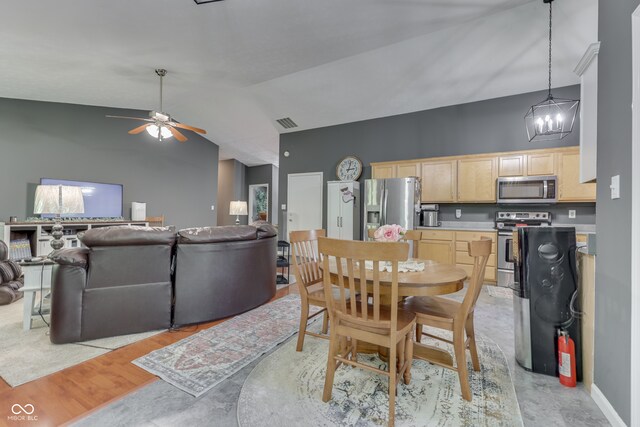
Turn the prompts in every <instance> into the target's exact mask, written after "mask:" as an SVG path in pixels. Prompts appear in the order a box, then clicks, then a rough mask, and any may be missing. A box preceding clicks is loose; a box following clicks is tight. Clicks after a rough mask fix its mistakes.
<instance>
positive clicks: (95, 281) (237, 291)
mask: <svg viewBox="0 0 640 427" xmlns="http://www.w3.org/2000/svg"><path fill="white" fill-rule="evenodd" d="M78 237H79V239H80V240H81V241H82V243H83V244H84V245H86V246H87V248H74V249H61V250H59V251H56V252H54V253H53V254H52V255H51V257H52V259H53V260H54V261H56V266H54V270H53V283H52V285H53V286H52V296H51V332H50V338H51V342H53V343H56V344H59V343H68V342H76V341H86V340H91V339H96V338H103V337H109V336H116V335H124V334H130V333H137V332H144V331H151V330H157V329H167V328H169V327H170V326H171V325H172V324H176V325H182V324H189V323H199V322H204V321H208V320H214V319H220V318H223V317H227V316H231V315H234V314H238V313H241V312H243V311H247V310H250V309H252V308H254V307H257V306H258V305H260V304H263V303H265V302H267V301H268V300H269V299H271V298H272V297H273V295H274V294H275V277H276V271H275V268H276V266H275V259H276V251H277V231H276V229H275V228H274V227H273V226H272V225H270V224H268V223H260V224H256V225H251V226H232V227H204V228H192V229H186V230H181V231H180V232H179V233H178V234H177V235H176V234H175V233H174V232H173V231H172V230H169V229H167V228H162V227H157V228H153V227H104V228H96V229H92V230H89V231H87V232H85V233H81V234H79V235H78ZM176 242H177V245H176ZM174 266H175V272H174V273H173V274H172V270H173V267H174Z"/></svg>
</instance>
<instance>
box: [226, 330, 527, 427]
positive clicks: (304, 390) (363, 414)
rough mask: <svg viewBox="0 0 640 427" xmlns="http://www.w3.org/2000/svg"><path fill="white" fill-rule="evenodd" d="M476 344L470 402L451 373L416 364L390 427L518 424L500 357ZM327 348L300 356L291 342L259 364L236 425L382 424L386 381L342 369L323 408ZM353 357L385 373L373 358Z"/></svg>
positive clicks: (310, 347)
mask: <svg viewBox="0 0 640 427" xmlns="http://www.w3.org/2000/svg"><path fill="white" fill-rule="evenodd" d="M425 342H426V340H425ZM477 344H478V350H479V354H480V361H481V367H482V369H481V371H480V372H477V373H476V372H473V370H472V368H471V362H470V360H469V370H470V372H471V373H472V374H471V381H470V382H471V391H472V393H473V400H472V401H471V402H467V401H465V400H464V399H462V396H461V394H460V385H459V382H458V374H457V372H454V371H451V370H448V369H445V368H440V367H438V366H435V365H431V364H429V363H427V362H424V361H422V360H414V362H413V365H412V369H411V374H412V379H411V383H410V384H409V385H408V386H406V385H404V384H400V385H399V386H398V396H397V399H396V426H442V427H444V426H451V427H454V426H455V427H458V426H487V427H489V426H491V427H493V426H522V425H523V423H522V416H521V414H520V408H519V406H518V401H517V398H516V394H515V389H514V387H513V383H512V381H511V375H510V373H509V368H508V364H507V361H506V359H505V357H504V354H503V353H502V350H500V348H499V347H498V346H497V345H496V344H495V343H494V342H492V341H489V340H488V339H482V338H479V339H478V341H477ZM328 348H329V343H328V341H326V340H320V339H315V338H312V337H309V338H308V339H307V340H305V347H304V351H303V352H300V353H298V352H296V351H295V341H294V340H291V341H289V342H288V343H287V344H286V345H284V346H283V347H282V348H280V349H278V350H277V351H275V352H273V353H272V354H270V355H269V356H268V357H266V358H265V359H264V360H263V361H261V362H260V364H258V365H257V366H256V368H255V369H254V370H253V372H251V374H250V375H249V377H248V378H247V380H246V381H245V383H244V386H243V388H242V392H241V393H240V398H239V400H238V423H239V425H240V426H241V427H254V426H256V427H257V426H265V425H273V426H276V425H277V426H298V425H302V424H301V423H302V421H303V420H304V425H310V426H363V427H364V426H377V425H386V424H387V419H388V412H389V403H388V402H389V401H388V386H387V384H388V380H387V378H386V377H383V376H382V375H377V374H374V373H372V372H368V371H365V370H363V369H358V368H351V367H348V366H341V367H340V368H338V370H337V371H336V376H335V382H334V386H333V396H332V400H331V401H329V402H328V403H324V402H322V389H323V386H324V378H325V372H326V364H327V352H328ZM358 357H359V359H360V360H361V361H364V362H365V363H369V364H371V365H373V366H377V367H380V368H381V369H386V364H385V363H384V362H382V361H381V360H380V359H378V357H377V356H373V355H364V354H363V355H359V356H358ZM468 359H469V358H468ZM285 408H286V410H285Z"/></svg>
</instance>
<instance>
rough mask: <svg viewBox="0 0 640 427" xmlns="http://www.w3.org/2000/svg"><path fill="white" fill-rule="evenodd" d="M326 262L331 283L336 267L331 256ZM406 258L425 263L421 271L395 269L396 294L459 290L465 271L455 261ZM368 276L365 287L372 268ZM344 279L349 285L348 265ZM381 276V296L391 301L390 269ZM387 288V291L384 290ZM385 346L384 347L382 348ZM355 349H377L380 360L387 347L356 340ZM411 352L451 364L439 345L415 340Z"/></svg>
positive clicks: (336, 276) (420, 356) (426, 293)
mask: <svg viewBox="0 0 640 427" xmlns="http://www.w3.org/2000/svg"><path fill="white" fill-rule="evenodd" d="M331 261H333V262H331V263H330V264H329V273H330V275H331V280H332V282H333V283H338V281H337V279H338V267H337V265H336V263H335V260H334V259H331ZM409 261H418V262H423V263H424V270H423V271H411V272H405V273H402V272H400V273H398V297H400V298H405V297H411V296H434V295H446V294H452V293H455V292H458V291H459V290H461V289H462V288H463V286H464V281H465V280H466V278H467V273H466V271H464V270H463V269H462V268H459V267H456V266H455V265H449V264H440V263H438V262H436V261H432V260H423V259H410V260H409ZM365 271H366V276H367V277H366V278H367V282H368V283H367V289H368V290H369V288H370V285H369V282H370V283H371V284H372V283H373V270H365ZM359 275H360V271H359V269H355V270H354V276H355V277H354V278H355V279H356V280H355V281H356V287H359ZM343 276H344V278H345V280H344V281H343V282H344V284H345V286H348V285H347V283H348V275H347V269H346V268H343ZM379 280H380V299H381V303H382V304H384V305H391V296H390V293H391V280H392V279H391V273H389V272H387V271H384V272H380V273H379ZM385 289H386V292H385ZM384 350H386V349H384ZM358 352H362V353H371V352H378V353H379V354H380V356H381V358H382V359H383V360H386V357H385V356H386V351H383V349H381V348H380V349H379V348H378V347H377V346H373V347H372V346H370V345H367V344H365V343H362V345H361V343H360V342H359V343H358ZM413 356H414V357H417V358H420V359H425V360H428V361H433V362H436V363H439V364H443V363H444V364H447V363H449V364H453V358H452V356H451V354H450V353H449V352H448V351H445V350H442V349H440V348H437V347H434V346H430V345H426V344H422V343H418V342H415V343H414V348H413Z"/></svg>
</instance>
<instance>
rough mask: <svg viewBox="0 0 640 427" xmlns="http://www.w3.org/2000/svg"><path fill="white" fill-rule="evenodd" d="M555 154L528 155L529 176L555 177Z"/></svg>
mask: <svg viewBox="0 0 640 427" xmlns="http://www.w3.org/2000/svg"><path fill="white" fill-rule="evenodd" d="M555 171H556V168H555V153H535V154H527V176H544V175H555Z"/></svg>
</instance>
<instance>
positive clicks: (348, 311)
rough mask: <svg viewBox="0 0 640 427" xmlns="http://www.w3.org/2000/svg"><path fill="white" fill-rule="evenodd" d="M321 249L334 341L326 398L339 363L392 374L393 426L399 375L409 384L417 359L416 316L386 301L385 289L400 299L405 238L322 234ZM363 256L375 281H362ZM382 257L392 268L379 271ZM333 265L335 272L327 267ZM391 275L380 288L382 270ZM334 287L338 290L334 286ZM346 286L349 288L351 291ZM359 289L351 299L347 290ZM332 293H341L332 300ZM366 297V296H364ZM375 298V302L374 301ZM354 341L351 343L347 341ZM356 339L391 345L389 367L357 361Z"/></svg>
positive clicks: (328, 395) (383, 345)
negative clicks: (394, 240)
mask: <svg viewBox="0 0 640 427" xmlns="http://www.w3.org/2000/svg"><path fill="white" fill-rule="evenodd" d="M318 248H319V249H318V250H319V252H320V255H321V257H322V266H323V267H322V268H323V271H324V292H325V299H326V300H327V301H328V310H329V321H330V322H331V328H330V330H329V336H330V338H329V339H330V344H329V354H328V358H327V376H326V378H325V383H324V392H323V395H322V400H323V401H324V402H328V401H329V400H330V399H331V394H332V390H333V378H334V375H335V371H336V369H337V368H338V367H339V366H340V365H341V364H347V365H351V366H357V367H360V368H364V369H368V370H371V371H374V372H377V373H379V374H383V375H386V376H388V377H389V425H390V426H393V424H394V419H395V399H396V387H397V379H398V376H399V377H400V378H403V380H404V382H405V384H408V383H409V380H410V366H411V362H412V360H413V340H412V333H413V328H414V326H415V321H416V319H415V315H414V314H413V313H411V312H409V311H405V310H403V309H401V308H399V307H398V304H396V303H393V304H391V306H390V307H389V306H385V305H383V304H382V301H381V294H382V293H383V292H387V293H390V297H391V298H390V301H398V261H404V260H406V259H407V255H408V252H409V245H407V244H406V243H400V242H398V243H389V242H360V241H351V240H338V239H328V238H319V239H318ZM365 260H368V261H373V270H372V271H371V272H370V274H371V276H372V280H371V283H370V284H369V286H368V284H367V280H359V278H361V277H366V270H365ZM380 262H390V263H391V266H392V273H383V272H382V273H381V272H380V271H379V265H380ZM332 263H333V265H334V266H335V269H336V274H335V277H331V276H332V275H331V274H329V273H328V272H329V271H330V268H331V264H332ZM384 274H386V275H390V276H391V280H390V282H391V286H390V287H389V286H386V287H385V288H386V289H382V286H381V284H380V281H381V279H380V278H381V275H384ZM334 288H337V289H336V292H333V291H334ZM347 291H348V292H347ZM356 293H359V294H360V298H359V299H356V298H351V299H349V300H348V299H347V295H348V294H351V295H355V294H356ZM333 294H338V298H336V299H334V298H333V297H332V295H333ZM365 296H366V297H365ZM370 301H371V302H370ZM348 341H350V343H349V344H345V343H346V342H348ZM358 341H364V342H367V343H370V344H373V345H377V346H379V347H385V348H387V349H389V363H388V365H389V369H388V370H387V371H383V370H381V369H378V368H375V367H373V366H370V365H366V364H363V363H359V362H358V357H357V346H358Z"/></svg>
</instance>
